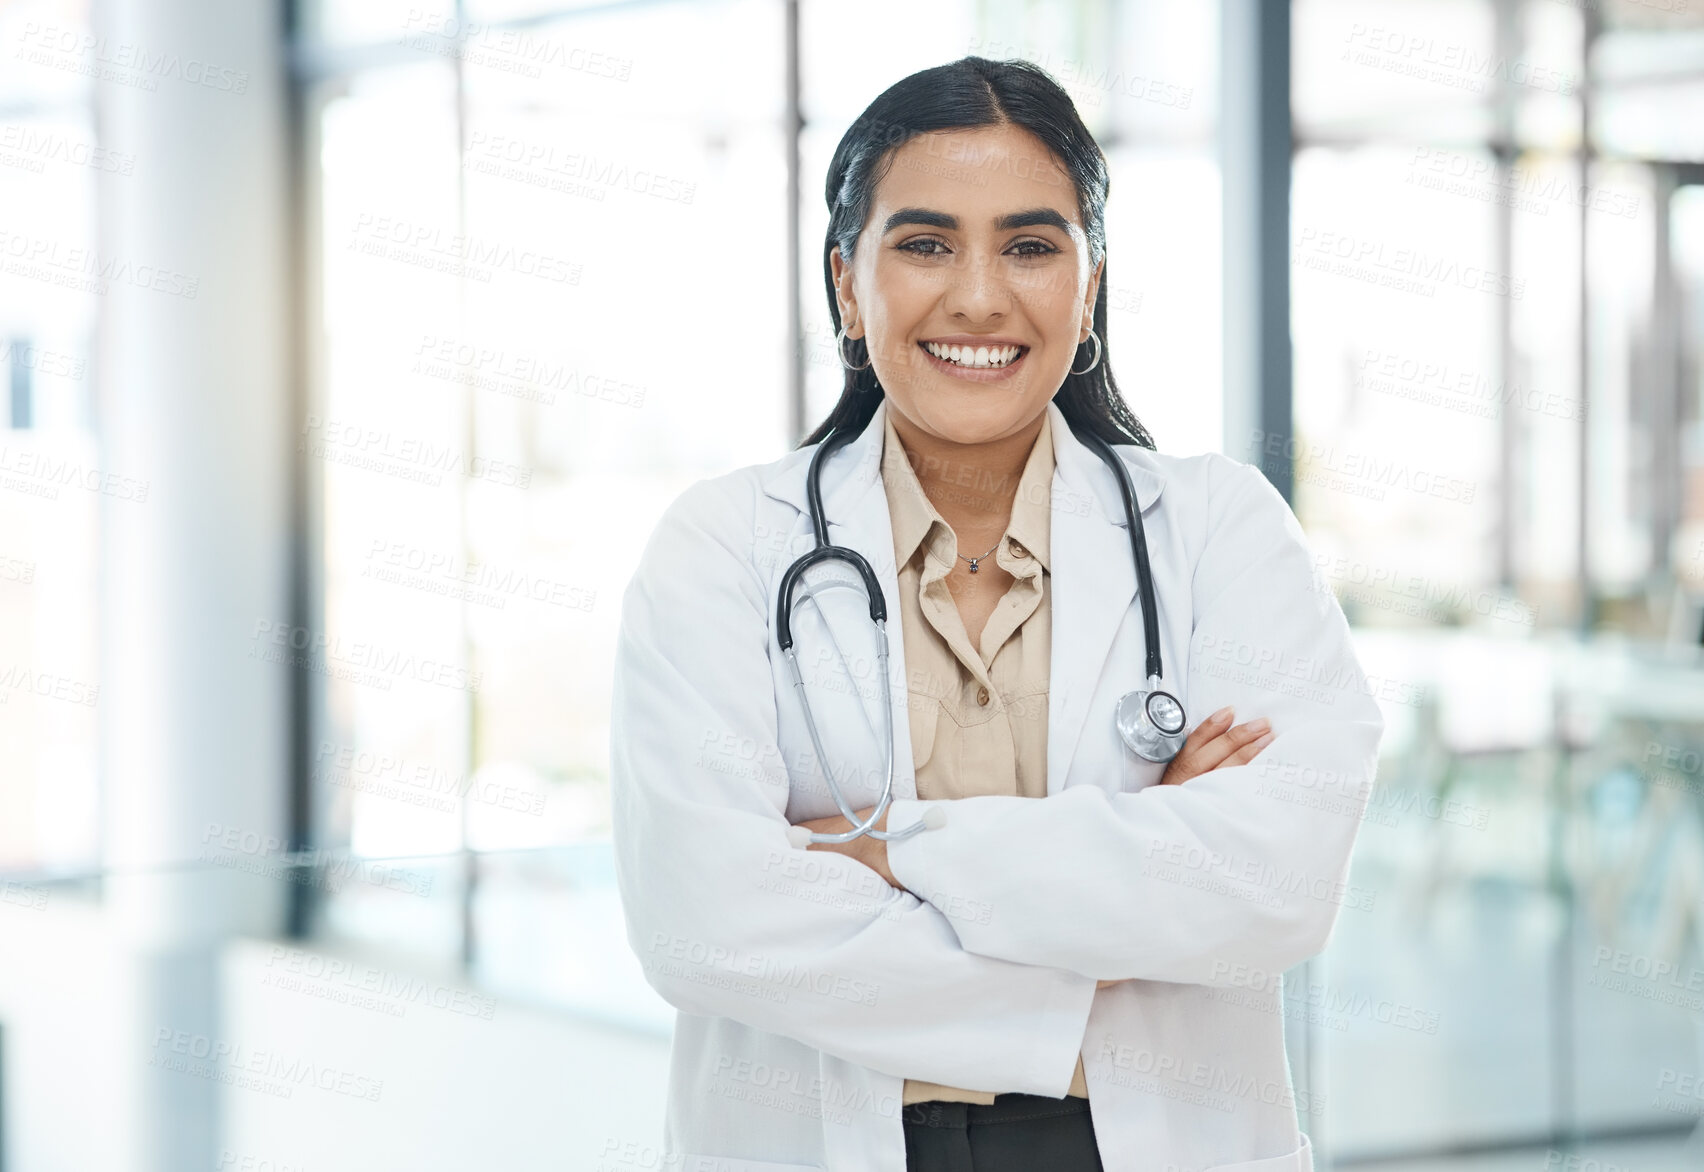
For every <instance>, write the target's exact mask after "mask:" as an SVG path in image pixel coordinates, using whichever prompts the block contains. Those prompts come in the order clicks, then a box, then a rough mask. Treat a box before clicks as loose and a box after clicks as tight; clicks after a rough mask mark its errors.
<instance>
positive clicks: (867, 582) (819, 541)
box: [775, 430, 1182, 847]
mask: <svg viewBox="0 0 1704 1172" xmlns="http://www.w3.org/2000/svg"><path fill="white" fill-rule="evenodd" d="M854 436H855V433H854V432H852V431H850V430H846V431H835V432H832V433H830V435H829V436H828V437H827V438H826V439H824V440H823V441H822V442H821V443H819V444H818V445H817V450H816V451H815V452H813V453H812V454H811V462H810V467H809V468H808V469H807V470H806V472H805V501H806V506H807V508H808V509H809V512H810V517H811V530H812V532H813V533H814V535H815V537H816V547H815V548H814V549H811V550H808V551H806V552H805V553H804V554H803V555H802V556H801V557H799V558H798V559H797V560H795V561H794V562H793V564H792V565H790V566H788V567H787V569H786V571H785V572H784V573H783V574H782V575H781V584H780V590H779V592H778V595H777V599H776V616H775V628H776V638H777V641H778V642H779V644H780V647H781V651H782V654H783V657H784V658H785V659H786V660H787V666H788V671H789V672H790V674H791V675H792V677H793V686H794V688H795V689H796V690H797V692H798V696H799V707H800V708H801V710H802V711H803V712H804V716H805V727H806V729H808V730H809V732H810V738H811V747H812V749H813V750H814V751H815V752H816V755H817V760H818V761H819V762H821V763H822V773H823V778H824V780H825V781H826V782H827V784H828V791H829V795H830V796H831V797H833V799H834V804H835V806H836V807H838V808H839V810H840V813H841V816H842V817H844V818H845V819H846V820H847V821H848V822H851V823H852V828H851V829H850V830H845V831H840V832H837V833H834V834H825V833H822V832H818V831H806V830H805V829H804V828H803V827H800V826H792V827H789V828H788V839H789V841H790V842H792V844H793V845H794V846H798V847H803V846H806V845H808V844H810V843H842V842H850V841H852V840H853V839H854V838H858V837H860V836H862V835H865V834H868V835H870V836H871V837H873V838H879V839H883V840H885V841H889V842H892V841H898V840H902V839H906V838H910V837H911V836H912V835H914V834H916V833H918V832H919V831H921V830H923V829H925V827H927V826H930V825H934V824H938V822H939V820H938V819H925V820H923V821H919V822H917V823H915V824H913V825H911V826H908V827H906V828H905V829H904V830H899V831H888V830H877V829H875V824H876V823H877V822H879V821H881V819H882V816H883V815H884V814H885V813H886V812H887V809H888V807H889V805H891V804H892V801H893V775H894V765H895V761H894V756H895V748H894V729H893V702H892V694H893V689H892V684H891V681H890V680H889V679H888V638H887V602H886V599H885V597H884V595H883V593H882V587H881V581H880V579H878V578H877V577H876V573H875V571H874V570H873V569H872V568H871V567H870V563H869V562H868V561H866V560H865V558H864V556H863V555H862V554H860V553H859V552H858V551H857V550H855V549H850V548H847V547H845V546H837V545H831V544H829V540H828V519H827V516H826V515H825V512H824V509H823V504H822V465H823V463H824V461H825V460H827V458H828V456H829V455H830V454H832V453H833V452H834V451H835V450H836V449H838V448H840V447H841V446H843V445H845V444H846V443H849V442H850V441H851V440H852V439H853V438H854ZM1083 438H1084V439H1085V441H1086V442H1087V443H1088V446H1089V448H1090V449H1091V450H1092V451H1093V452H1094V453H1095V455H1097V456H1099V457H1100V458H1101V460H1102V461H1103V462H1104V463H1105V464H1106V465H1107V467H1108V468H1109V469H1111V471H1112V473H1113V476H1114V478H1115V479H1116V480H1117V481H1118V487H1119V495H1120V496H1121V497H1122V499H1123V502H1124V513H1125V516H1126V517H1127V518H1128V520H1129V524H1128V530H1129V538H1130V552H1131V557H1132V560H1133V561H1134V562H1135V565H1136V593H1137V597H1138V601H1139V602H1140V603H1141V606H1142V634H1143V638H1144V641H1145V643H1146V648H1147V654H1146V658H1145V663H1144V667H1145V673H1144V674H1145V675H1146V676H1147V677H1148V681H1149V685H1150V687H1151V688H1153V689H1156V690H1157V689H1158V688H1159V687H1160V681H1161V679H1162V678H1163V671H1162V667H1161V661H1160V618H1159V607H1158V605H1157V604H1156V602H1155V599H1154V574H1153V569H1152V567H1151V564H1150V562H1149V559H1148V536H1147V532H1146V530H1145V529H1144V527H1143V524H1142V512H1141V509H1139V508H1138V507H1137V502H1136V489H1135V487H1134V486H1133V485H1132V484H1131V482H1130V470H1129V469H1128V468H1126V467H1125V466H1124V461H1123V460H1122V459H1120V458H1119V455H1118V453H1117V452H1115V451H1113V450H1112V445H1111V444H1109V443H1107V442H1106V441H1105V440H1103V439H1102V438H1101V437H1100V436H1098V435H1095V434H1094V433H1093V432H1088V431H1085V433H1084V437H1083ZM831 561H838V562H844V563H846V564H847V565H849V566H851V567H852V568H853V569H854V570H855V571H857V573H858V576H859V578H860V579H862V581H863V585H864V592H865V594H866V596H867V598H868V601H869V610H870V621H871V622H872V623H874V624H875V627H876V633H877V637H878V646H877V667H878V671H879V674H880V676H881V691H882V724H883V727H884V732H885V734H886V735H885V736H884V737H883V738H882V742H883V745H884V746H885V748H884V753H883V774H884V777H883V781H882V795H881V798H880V800H878V801H877V803H876V805H875V806H874V807H872V808H871V811H870V816H869V818H868V819H866V820H864V821H859V819H858V817H857V815H856V814H855V813H854V812H853V809H852V807H851V805H850V804H849V803H848V802H847V801H846V798H845V795H844V794H843V793H842V791H841V788H840V784H839V783H838V782H837V781H836V780H835V777H834V769H833V765H832V763H831V762H830V761H829V757H828V753H827V751H826V750H825V748H824V746H823V742H822V735H821V733H820V732H819V731H818V729H817V725H816V717H815V715H814V714H813V713H812V712H811V705H810V700H809V699H808V698H807V697H806V695H805V679H804V674H803V673H802V672H801V671H800V669H799V658H798V654H797V651H796V649H795V648H794V646H793V621H792V611H793V596H794V593H795V592H796V590H797V589H798V585H799V581H800V579H801V578H802V577H803V575H804V573H805V571H807V570H809V569H810V568H811V567H812V566H816V565H821V564H823V563H825V562H831ZM806 596H807V597H809V598H811V599H812V601H813V602H814V592H812V591H807V592H806ZM818 611H819V613H820V611H821V607H820V606H819V607H818ZM825 620H826V616H825ZM1173 699H1174V702H1175V698H1173ZM1181 707H1182V706H1181V705H1179V709H1180V710H1181ZM1143 755H1144V756H1146V755H1147V754H1143ZM1149 759H1150V760H1155V759H1156V758H1152V757H1149Z"/></svg>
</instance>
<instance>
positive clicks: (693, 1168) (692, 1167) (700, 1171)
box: [680, 1154, 825, 1172]
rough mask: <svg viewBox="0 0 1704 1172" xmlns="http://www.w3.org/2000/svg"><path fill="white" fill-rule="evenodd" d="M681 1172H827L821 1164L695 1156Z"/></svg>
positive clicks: (736, 1157) (692, 1156) (685, 1159)
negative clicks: (777, 1162) (774, 1162)
mask: <svg viewBox="0 0 1704 1172" xmlns="http://www.w3.org/2000/svg"><path fill="white" fill-rule="evenodd" d="M680 1172H825V1169H824V1168H823V1166H822V1165H821V1164H773V1163H768V1162H766V1161H763V1160H746V1159H742V1158H740V1157H739V1156H695V1155H691V1154H688V1155H687V1156H686V1157H685V1158H684V1160H683V1161H682V1162H681V1166H680Z"/></svg>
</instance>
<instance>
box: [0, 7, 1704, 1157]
mask: <svg viewBox="0 0 1704 1172" xmlns="http://www.w3.org/2000/svg"><path fill="white" fill-rule="evenodd" d="M1701 8H1704V5H1700V4H1698V3H1696V2H1695V0H1616V2H1612V0H1571V2H1569V0H1289V2H1287V3H1286V2H1283V0H1265V2H1261V0H1201V2H1195V3H1184V4H1180V3H1159V2H1157V0H1074V2H1067V0H1056V2H1051V3H1041V2H1036V0H939V2H935V3H930V4H927V5H918V4H908V3H899V2H896V0H861V2H860V3H857V4H852V3H829V2H825V0H697V2H686V0H669V2H661V0H658V2H653V0H627V2H619V0H605V2H601V3H600V2H590V3H583V4H579V3H547V2H545V0H458V2H454V3H451V2H449V0H360V2H358V3H357V2H354V0H350V2H348V3H338V2H334V0H274V2H270V3H268V2H264V0H232V2H225V3H216V2H214V0H57V2H55V0H12V2H8V3H0V62H3V64H0V428H3V429H4V430H0V1170H3V1172H47V1170H54V1172H58V1170H61V1169H65V1170H72V1169H74V1170H78V1172H84V1170H91V1169H95V1170H124V1172H130V1170H136V1172H144V1170H145V1172H199V1170H202V1169H212V1168H220V1169H254V1170H262V1172H305V1170H312V1172H328V1170H338V1169H351V1170H354V1169H361V1170H363V1172H365V1170H370V1169H373V1168H405V1167H406V1168H410V1169H414V1170H417V1172H425V1170H431V1169H452V1168H453V1169H465V1168H468V1167H485V1168H503V1169H517V1170H519V1169H546V1168H548V1169H593V1168H609V1169H614V1168H620V1169H628V1168H655V1167H660V1166H662V1161H661V1153H660V1151H659V1149H658V1147H657V1145H658V1144H659V1142H660V1139H661V1125H662V1105H663V1099H664V1092H665V1078H666V1074H667V1069H668V1051H669V1037H670V1031H671V1025H672V1019H673V1011H672V1010H671V1009H670V1007H668V1006H667V1005H666V1004H664V1003H663V1002H662V1001H661V1000H660V999H659V998H658V997H657V996H656V995H655V994H654V993H653V992H652V991H651V990H650V989H649V988H648V987H647V986H646V984H645V982H644V980H643V978H642V976H641V974H640V970H639V967H638V964H637V962H636V960H634V958H633V957H632V955H631V953H630V952H629V950H628V948H627V946H626V942H625V939H624V935H623V931H622V927H621V917H620V908H619V904H618V901H617V897H616V891H615V887H614V881H613V873H612V869H611V864H610V854H609V845H608V839H609V800H608V780H607V764H608V743H607V742H608V717H609V695H608V691H609V689H608V682H609V679H610V674H611V670H612V661H613V650H614V638H615V631H616V625H617V621H618V618H619V612H620V598H621V591H622V589H623V587H624V585H625V583H626V581H627V578H628V576H629V575H630V574H631V572H632V570H633V567H634V565H635V562H636V559H637V556H638V553H639V551H640V548H641V546H642V544H643V542H644V540H645V539H646V538H647V536H648V535H649V533H650V531H651V528H652V526H653V524H654V523H655V521H656V518H657V517H658V515H659V514H660V512H661V510H662V509H663V507H664V506H665V505H666V504H667V503H668V502H669V501H670V500H671V499H672V498H673V497H674V496H675V495H676V494H677V493H679V492H680V491H681V490H682V489H684V488H685V487H686V486H687V485H689V484H691V483H692V482H694V481H695V480H698V479H700V478H702V477H706V476H710V475H715V474H718V473H721V472H723V471H726V470H729V469H732V468H735V467H738V466H741V465H746V464H752V463H759V462H767V461H769V460H772V459H775V458H776V457H778V456H779V455H781V454H782V453H783V452H784V451H785V450H786V449H788V448H789V447H791V446H792V445H793V444H794V443H795V442H796V441H797V439H798V437H799V436H800V435H801V434H802V433H803V432H804V430H805V429H806V428H807V427H808V426H809V425H811V424H814V423H815V421H816V420H817V419H819V418H820V417H821V415H822V414H823V413H824V412H825V411H826V410H827V407H828V406H829V404H830V403H831V402H832V401H833V398H834V397H835V395H836V394H837V392H838V387H839V385H840V367H839V364H838V361H837V359H836V356H835V352H834V348H833V341H832V335H831V332H830V327H829V324H828V320H829V319H828V316H827V306H826V300H825V296H824V292H823V286H822V278H821V268H820V253H819V250H820V248H821V241H822V234H823V231H824V227H825V224H826V210H825V207H824V203H823V193H822V183H823V176H824V174H825V170H826V166H827V162H828V159H829V156H830V154H831V153H832V151H833V148H834V146H835V144H836V142H837V141H838V139H839V137H840V135H841V134H842V132H843V131H844V129H845V128H846V126H847V125H848V124H849V122H850V121H851V119H852V118H854V117H855V116H856V115H857V113H858V112H859V111H860V110H861V109H862V108H863V107H864V106H865V105H866V104H867V103H868V102H869V101H870V100H871V99H872V98H873V97H874V96H875V95H876V94H877V93H878V92H880V91H881V90H882V89H884V88H885V87H886V86H887V85H889V84H891V83H892V82H893V81H895V80H897V79H899V78H900V77H903V76H905V75H906V74H908V73H911V72H913V71H915V70H917V69H920V68H924V67H927V66H931V65H936V64H940V63H943V62H946V61H950V60H953V59H956V58H958V57H961V56H964V55H966V54H978V55H982V56H987V57H994V58H1007V57H1025V58H1028V59H1031V60H1033V61H1036V62H1037V63H1039V64H1041V65H1043V66H1044V67H1046V68H1047V69H1048V70H1049V71H1051V72H1052V73H1053V75H1054V76H1055V77H1056V78H1057V79H1058V80H1059V81H1060V82H1061V83H1062V84H1063V85H1064V86H1065V87H1066V88H1067V89H1068V90H1069V91H1070V93H1071V94H1072V96H1073V98H1074V99H1075V101H1076V103H1077V105H1078V108H1079V109H1080V111H1081V113H1082V115H1083V117H1084V119H1085V121H1086V122H1087V123H1088V125H1089V127H1090V129H1091V130H1092V131H1093V132H1094V133H1095V135H1096V136H1097V138H1098V139H1099V141H1100V142H1101V144H1102V146H1103V147H1104V149H1105V151H1106V153H1107V156H1108V158H1109V160H1110V162H1111V167H1112V175H1113V178H1112V190H1111V199H1110V205H1109V219H1108V237H1109V249H1110V251H1109V261H1108V268H1107V273H1106V277H1105V280H1106V282H1107V285H1108V290H1109V320H1110V333H1111V341H1112V353H1113V354H1115V355H1116V356H1117V361H1118V363H1119V365H1118V374H1119V379H1120V382H1121V383H1122V385H1123V386H1124V387H1125V388H1126V393H1127V395H1128V396H1129V398H1130V400H1131V404H1132V407H1133V408H1134V410H1135V411H1136V413H1137V415H1138V416H1139V417H1140V418H1141V419H1142V420H1143V421H1144V422H1145V423H1146V424H1147V425H1148V427H1149V428H1150V430H1151V431H1152V432H1153V434H1154V435H1155V436H1156V437H1157V440H1158V443H1159V446H1160V448H1161V450H1162V451H1165V452H1169V453H1177V454H1189V453H1195V452H1202V451H1209V450H1218V451H1224V452H1227V453H1229V454H1231V455H1233V456H1236V457H1237V458H1238V459H1243V460H1247V461H1250V462H1254V463H1258V464H1259V465H1260V467H1261V468H1262V469H1263V471H1265V473H1266V474H1267V476H1268V477H1269V478H1270V479H1272V481H1273V482H1274V484H1276V485H1278V487H1279V488H1280V489H1281V490H1282V491H1284V492H1285V493H1286V494H1287V495H1288V496H1289V497H1290V499H1291V501H1292V504H1293V506H1294V508H1295V509H1296V511H1297V513H1298V515H1299V516H1300V518H1301V520H1302V522H1303V524H1304V526H1305V528H1306V530H1307V532H1308V534H1309V538H1310V540H1311V542H1312V544H1313V547H1314V549H1315V551H1316V554H1317V555H1318V569H1319V575H1320V580H1321V585H1322V588H1329V589H1332V590H1334V591H1335V592H1336V593H1337V595H1338V597H1339V599H1340V600H1341V602H1342V605H1343V608H1344V610H1345V612H1346V613H1347V614H1348V615H1349V617H1350V620H1351V622H1352V624H1353V625H1354V627H1355V629H1356V633H1357V639H1358V642H1359V646H1360V649H1361V654H1362V658H1363V663H1364V665H1365V666H1366V668H1367V670H1368V672H1369V674H1370V676H1371V679H1372V681H1373V683H1374V685H1375V687H1376V688H1377V689H1378V695H1379V697H1380V700H1381V702H1382V703H1383V705H1384V707H1385V709H1386V718H1387V724H1388V730H1389V731H1388V733H1387V736H1386V740H1385V744H1384V749H1383V752H1384V759H1383V761H1382V762H1381V767H1380V780H1379V785H1378V788H1377V790H1376V792H1375V793H1374V795H1373V797H1372V800H1371V802H1370V804H1369V806H1368V810H1367V813H1366V815H1365V818H1364V820H1363V825H1362V829H1361V833H1360V838H1359V845H1358V850H1357V856H1356V862H1355V868H1354V872H1353V875H1352V880H1353V884H1354V888H1353V890H1354V893H1355V899H1354V901H1353V902H1352V904H1351V905H1350V906H1345V907H1344V909H1343V911H1342V913H1341V916H1340V919H1339V924H1338V928H1337V931H1336V934H1335V936H1334V938H1333V940H1332V942H1331V946H1330V948H1329V950H1328V951H1327V952H1326V953H1325V954H1324V955H1323V956H1322V957H1321V958H1319V959H1317V960H1316V961H1314V962H1311V963H1310V964H1309V965H1307V966H1306V967H1305V968H1304V969H1303V970H1299V971H1297V972H1295V973H1292V974H1289V979H1288V980H1287V982H1286V1000H1285V1016H1286V1022H1285V1025H1286V1033H1287V1038H1288V1044H1289V1046H1290V1049H1291V1056H1292V1065H1293V1070H1294V1077H1295V1081H1296V1084H1297V1088H1298V1091H1299V1096H1298V1097H1299V1102H1300V1104H1301V1121H1302V1124H1303V1126H1304V1128H1305V1129H1306V1130H1307V1131H1308V1132H1309V1133H1310V1135H1311V1137H1312V1139H1313V1143H1314V1147H1315V1150H1316V1152H1317V1154H1318V1159H1319V1161H1320V1166H1321V1167H1322V1168H1324V1167H1339V1168H1352V1167H1363V1166H1375V1165H1376V1166H1379V1167H1383V1168H1390V1169H1402V1170H1420V1169H1443V1168H1452V1169H1457V1168H1459V1169H1463V1170H1468V1169H1472V1170H1480V1169H1497V1170H1502V1169H1528V1170H1531V1172H1541V1170H1555V1172H1670V1170H1678V1169H1683V1168H1684V1169H1698V1168H1700V1167H1704V1139H1700V1138H1698V1137H1699V1130H1698V1129H1699V1120H1700V1116H1701V1115H1704V945H1701V939H1704V659H1701V658H1700V652H1699V646H1700V639H1701V636H1704V426H1701V423H1700V415H1701V411H1700V409H1701V398H1704V353H1701V348H1704V11H1701ZM304 1071H311V1077H307V1078H303V1077H302V1072H304Z"/></svg>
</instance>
